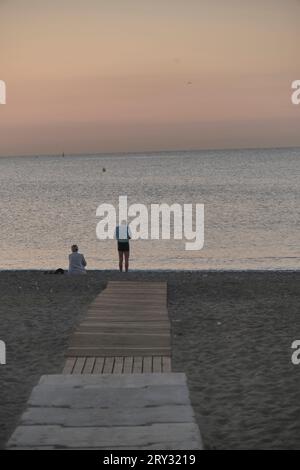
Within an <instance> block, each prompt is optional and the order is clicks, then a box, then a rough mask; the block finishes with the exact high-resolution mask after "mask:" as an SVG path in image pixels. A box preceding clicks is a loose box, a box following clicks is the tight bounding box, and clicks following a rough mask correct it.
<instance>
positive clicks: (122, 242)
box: [115, 220, 132, 272]
mask: <svg viewBox="0 0 300 470" xmlns="http://www.w3.org/2000/svg"><path fill="white" fill-rule="evenodd" d="M131 236H132V235H131V231H130V228H129V227H128V225H127V223H126V221H125V220H122V222H121V224H120V225H118V226H117V227H116V231H115V238H116V239H117V241H118V253H119V270H120V272H122V271H123V258H125V271H126V272H128V268H129V240H130V239H131Z"/></svg>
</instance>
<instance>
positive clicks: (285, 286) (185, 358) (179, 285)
mask: <svg viewBox="0 0 300 470" xmlns="http://www.w3.org/2000/svg"><path fill="white" fill-rule="evenodd" d="M120 278H123V279H141V280H147V279H149V280H153V279H156V280H159V279H161V280H167V281H168V285H169V289H168V297H169V313H170V317H171V320H172V342H173V370H175V371H184V372H186V374H187V376H188V380H189V387H190V391H191V398H192V404H193V406H194V409H195V412H196V415H197V421H198V423H199V426H200V429H201V432H202V436H203V440H204V445H205V447H206V448H207V449H300V366H294V365H292V363H291V352H292V351H291V343H292V342H293V340H295V339H300V308H299V306H300V289H299V282H300V272H296V273H292V272H290V273H288V272H235V273H234V272H193V273H192V272H150V273H146V272H135V273H134V272H132V273H129V274H128V275H126V274H122V275H120V274H119V273H117V272H108V271H107V272H89V273H88V275H87V276H82V277H76V278H70V277H67V276H54V275H45V274H43V273H41V272H29V271H18V272H4V271H3V272H0V292H1V302H0V340H4V341H5V342H6V345H7V364H6V365H5V366H2V365H0V426H1V427H0V447H3V446H4V444H5V442H6V440H7V439H8V437H9V435H10V434H11V432H12V431H13V429H14V427H15V426H16V424H17V422H18V419H19V416H20V414H21V412H22V410H23V409H24V406H25V403H26V400H27V398H28V396H29V394H30V392H31V390H32V387H33V386H34V385H35V384H36V383H37V381H38V379H39V377H40V376H41V375H42V374H51V373H59V372H60V371H61V369H62V365H63V362H64V352H65V350H66V346H67V343H68V339H69V337H70V334H71V332H72V330H73V328H74V326H75V325H76V324H77V323H78V322H79V320H80V319H81V318H82V317H83V316H84V315H85V313H86V310H87V308H88V305H89V303H90V302H91V301H92V300H93V298H94V297H95V296H96V295H97V294H98V293H99V292H100V291H101V289H103V288H104V287H105V284H106V282H107V281H108V280H114V279H120Z"/></svg>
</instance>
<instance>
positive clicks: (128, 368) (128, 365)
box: [123, 356, 133, 374]
mask: <svg viewBox="0 0 300 470" xmlns="http://www.w3.org/2000/svg"><path fill="white" fill-rule="evenodd" d="M132 369H133V357H132V356H126V357H124V369H123V372H124V374H131V373H132Z"/></svg>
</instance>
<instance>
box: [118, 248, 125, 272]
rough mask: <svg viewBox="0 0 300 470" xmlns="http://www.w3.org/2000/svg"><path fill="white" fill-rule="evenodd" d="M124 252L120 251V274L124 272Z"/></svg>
mask: <svg viewBox="0 0 300 470" xmlns="http://www.w3.org/2000/svg"><path fill="white" fill-rule="evenodd" d="M123 253H124V252H123V251H119V270H120V273H121V272H122V271H123Z"/></svg>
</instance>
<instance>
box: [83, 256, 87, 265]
mask: <svg viewBox="0 0 300 470" xmlns="http://www.w3.org/2000/svg"><path fill="white" fill-rule="evenodd" d="M86 265H87V262H86V261H85V257H84V256H83V255H82V266H84V267H86Z"/></svg>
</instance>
